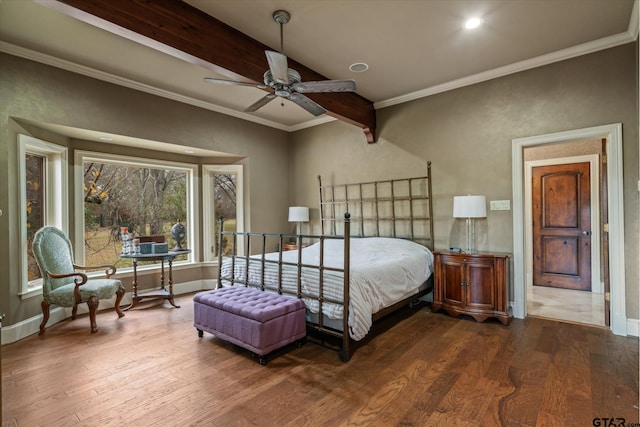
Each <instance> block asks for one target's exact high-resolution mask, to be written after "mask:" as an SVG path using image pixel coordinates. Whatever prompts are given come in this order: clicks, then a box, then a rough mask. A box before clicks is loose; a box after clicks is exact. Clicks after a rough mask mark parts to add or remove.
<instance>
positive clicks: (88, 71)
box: [0, 41, 291, 132]
mask: <svg viewBox="0 0 640 427" xmlns="http://www.w3.org/2000/svg"><path fill="white" fill-rule="evenodd" d="M0 52H4V53H7V54H9V55H14V56H18V57H20V58H24V59H28V60H31V61H35V62H39V63H42V64H45V65H50V66H52V67H56V68H60V69H63V70H66V71H71V72H73V73H77V74H81V75H83V76H87V77H92V78H94V79H97V80H102V81H105V82H108V83H113V84H116V85H119V86H124V87H128V88H130V89H135V90H139V91H141V92H146V93H149V94H152V95H156V96H161V97H163V98H167V99H171V100H174V101H178V102H182V103H184V104H189V105H193V106H196V107H200V108H204V109H207V110H211V111H215V112H216V113H220V114H225V115H227V116H233V117H236V118H239V119H242V120H247V121H250V122H254V123H258V124H261V125H264V126H268V127H272V128H276V129H280V130H283V131H287V132H291V127H290V126H287V125H283V124H281V123H276V122H273V121H271V120H266V119H262V118H260V117H255V116H252V115H249V114H246V113H243V112H240V111H235V110H232V109H230V108H226V107H221V106H219V105H216V104H212V103H210V102H206V101H202V100H199V99H195V98H191V97H189V96H185V95H181V94H178V93H175V92H171V91H168V90H164V89H159V88H157V87H154V86H150V85H147V84H144V83H140V82H137V81H135V80H131V79H126V78H124V77H120V76H116V75H114V74H110V73H105V72H104V71H100V70H96V69H95V68H91V67H86V66H84V65H80V64H76V63H74V62H71V61H67V60H64V59H60V58H56V57H55V56H51V55H46V54H44V53H40V52H36V51H33V50H30V49H26V48H23V47H20V46H16V45H14V44H11V43H7V42H3V41H0Z"/></svg>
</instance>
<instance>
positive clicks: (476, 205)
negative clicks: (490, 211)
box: [453, 194, 487, 254]
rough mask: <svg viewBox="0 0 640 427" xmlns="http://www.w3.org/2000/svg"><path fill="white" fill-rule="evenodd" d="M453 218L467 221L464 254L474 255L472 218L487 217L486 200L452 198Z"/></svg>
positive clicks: (471, 197) (468, 197)
mask: <svg viewBox="0 0 640 427" xmlns="http://www.w3.org/2000/svg"><path fill="white" fill-rule="evenodd" d="M453 217H454V218H466V220H467V249H466V250H465V252H466V253H469V254H470V253H474V252H475V251H474V248H473V246H474V238H475V230H474V223H473V218H486V217H487V199H486V198H485V196H472V195H470V194H469V195H468V196H454V197H453Z"/></svg>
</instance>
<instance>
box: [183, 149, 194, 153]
mask: <svg viewBox="0 0 640 427" xmlns="http://www.w3.org/2000/svg"><path fill="white" fill-rule="evenodd" d="M184 152H185V153H186V154H193V153H195V151H193V150H184Z"/></svg>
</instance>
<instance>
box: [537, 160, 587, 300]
mask: <svg viewBox="0 0 640 427" xmlns="http://www.w3.org/2000/svg"><path fill="white" fill-rule="evenodd" d="M532 175H533V182H532V189H533V191H532V217H533V284H534V285H536V286H551V287H558V288H566V289H577V290H584V291H588V290H591V189H590V170H589V163H588V162H584V163H572V164H565V165H554V166H540V167H534V168H533V171H532Z"/></svg>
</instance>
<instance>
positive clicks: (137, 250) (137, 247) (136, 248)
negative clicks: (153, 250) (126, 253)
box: [131, 239, 140, 255]
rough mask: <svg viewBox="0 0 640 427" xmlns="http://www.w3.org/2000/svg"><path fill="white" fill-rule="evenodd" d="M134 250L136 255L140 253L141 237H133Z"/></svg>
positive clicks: (133, 252)
mask: <svg viewBox="0 0 640 427" xmlns="http://www.w3.org/2000/svg"><path fill="white" fill-rule="evenodd" d="M132 242H133V250H132V251H131V253H132V254H134V255H138V254H139V253H140V239H133V240H132Z"/></svg>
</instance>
